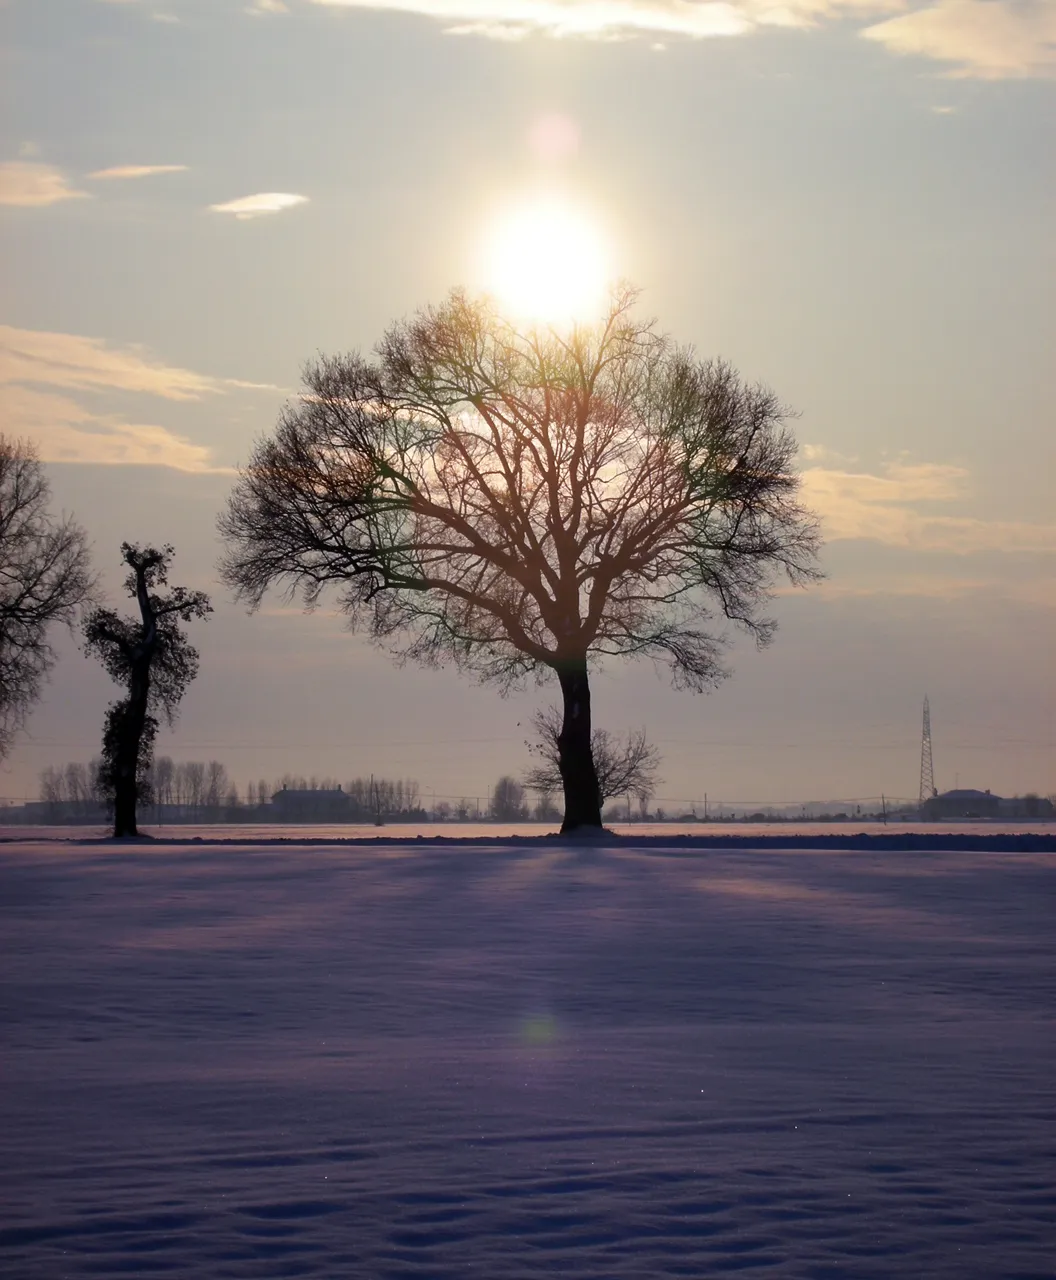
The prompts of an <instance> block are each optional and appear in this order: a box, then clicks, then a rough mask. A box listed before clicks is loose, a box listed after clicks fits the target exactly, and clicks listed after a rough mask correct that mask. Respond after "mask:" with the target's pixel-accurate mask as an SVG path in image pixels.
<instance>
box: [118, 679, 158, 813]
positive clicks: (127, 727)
mask: <svg viewBox="0 0 1056 1280" xmlns="http://www.w3.org/2000/svg"><path fill="white" fill-rule="evenodd" d="M149 692H150V678H149V676H148V674H147V673H146V672H145V671H143V672H140V671H136V670H133V672H132V678H131V679H130V681H129V691H128V694H129V696H128V701H127V702H126V704H125V711H124V715H123V716H122V718H121V732H120V735H119V738H118V747H117V753H116V759H115V764H116V769H115V775H114V836H115V838H119V837H121V836H138V835H139V828H138V827H137V826H136V803H137V801H138V799H139V746H140V742H141V741H142V739H143V730H144V728H145V727H146V723H147V698H148V694H149Z"/></svg>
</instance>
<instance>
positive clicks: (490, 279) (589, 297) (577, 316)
mask: <svg viewBox="0 0 1056 1280" xmlns="http://www.w3.org/2000/svg"><path fill="white" fill-rule="evenodd" d="M484 273H485V287H486V288H487V290H488V292H489V293H491V294H492V295H493V296H494V297H495V298H496V300H497V301H498V303H499V305H500V307H501V308H503V309H504V310H505V311H507V312H509V313H510V314H511V315H512V316H514V317H516V318H518V319H524V320H532V321H535V322H537V323H541V324H552V325H562V324H571V323H575V322H577V321H586V322H589V321H592V320H596V319H598V318H599V317H600V315H601V313H602V311H603V308H604V305H605V299H606V297H607V292H608V286H609V283H610V268H609V263H608V253H607V249H606V245H605V239H604V236H603V234H602V232H601V230H600V228H599V227H598V226H597V225H595V224H594V223H593V222H592V221H591V219H590V218H589V216H588V215H587V214H585V213H584V212H582V211H581V210H579V209H577V208H576V207H575V206H574V205H571V204H569V203H567V202H565V201H563V200H560V199H557V198H556V197H540V198H538V199H536V200H533V201H532V202H531V203H528V204H522V205H520V206H518V207H517V208H516V209H513V210H511V211H509V212H507V213H506V215H505V216H504V217H502V218H500V219H499V220H498V222H497V223H496V225H495V227H494V228H493V230H492V232H491V235H490V237H489V238H488V240H487V241H486V244H485V250H484Z"/></svg>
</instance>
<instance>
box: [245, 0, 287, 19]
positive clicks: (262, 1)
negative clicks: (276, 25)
mask: <svg viewBox="0 0 1056 1280" xmlns="http://www.w3.org/2000/svg"><path fill="white" fill-rule="evenodd" d="M246 13H248V14H252V16H253V17H254V18H262V17H264V16H265V15H266V14H269V13H289V9H288V8H287V7H286V5H285V4H284V3H283V0H254V3H253V4H250V5H247V6H246Z"/></svg>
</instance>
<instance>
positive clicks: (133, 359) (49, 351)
mask: <svg viewBox="0 0 1056 1280" xmlns="http://www.w3.org/2000/svg"><path fill="white" fill-rule="evenodd" d="M12 382H37V383H45V384H47V385H48V386H53V387H66V388H69V389H72V390H89V391H103V390H111V391H138V392H143V393H145V394H147V395H152V396H160V397H162V398H163V399H166V400H198V399H200V398H201V397H202V396H203V395H207V394H209V393H211V392H212V393H215V392H219V391H221V390H222V389H223V384H222V383H221V382H220V381H219V380H218V379H216V378H208V377H205V376H204V375H202V374H200V373H193V372H192V371H191V370H190V369H179V368H175V367H172V366H170V365H165V364H162V363H161V362H160V361H157V360H154V359H152V358H151V357H150V356H149V355H148V354H147V353H146V352H145V351H144V349H143V348H142V347H139V346H129V347H115V346H111V345H110V344H108V343H106V342H103V341H101V340H100V339H99V338H85V337H81V336H80V335H78V334H73V333H49V332H47V331H43V330H38V329H15V328H12V327H11V326H10V325H0V384H6V383H12Z"/></svg>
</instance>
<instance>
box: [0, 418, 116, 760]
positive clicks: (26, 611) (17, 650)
mask: <svg viewBox="0 0 1056 1280" xmlns="http://www.w3.org/2000/svg"><path fill="white" fill-rule="evenodd" d="M50 503H51V489H50V487H49V485H48V480H47V476H46V475H45V474H44V468H43V466H42V465H41V462H40V459H39V458H38V456H37V453H36V450H35V449H34V448H33V446H32V445H31V444H30V443H29V442H28V441H25V440H13V439H10V438H8V437H7V436H4V435H0V760H2V759H3V758H4V756H5V755H7V753H8V751H10V749H11V744H12V742H13V741H14V737H15V734H16V733H17V732H18V730H19V729H20V728H21V727H22V725H23V724H24V723H25V719H26V716H27V715H28V713H29V711H30V709H31V707H32V706H33V704H34V703H35V702H36V700H37V698H38V697H39V696H40V691H41V688H42V686H43V684H44V681H45V679H46V678H47V675H48V672H49V671H50V670H51V667H52V665H53V664H54V661H55V651H54V649H53V648H52V646H51V644H50V643H49V640H48V632H49V630H50V629H51V626H52V624H53V623H55V622H63V623H66V624H67V625H71V624H72V623H73V621H74V619H75V615H76V612H77V609H78V607H79V606H80V605H82V604H85V603H86V602H87V601H88V599H89V597H90V595H91V592H92V589H93V587H94V579H93V577H92V574H91V571H90V569H89V559H88V540H87V538H86V536H85V533H84V530H83V529H82V528H81V527H80V526H79V525H78V524H75V523H74V521H73V520H72V519H70V518H69V517H67V516H60V517H59V518H55V517H54V516H52V515H51V513H50V511H49V507H50Z"/></svg>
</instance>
